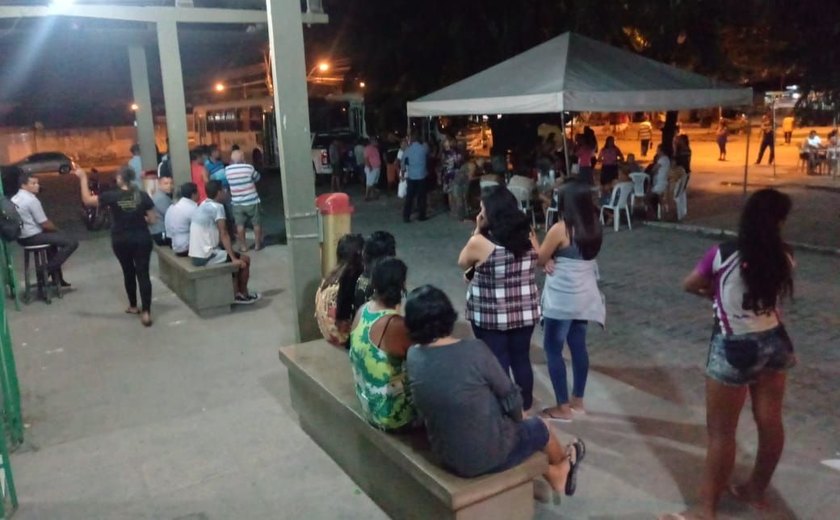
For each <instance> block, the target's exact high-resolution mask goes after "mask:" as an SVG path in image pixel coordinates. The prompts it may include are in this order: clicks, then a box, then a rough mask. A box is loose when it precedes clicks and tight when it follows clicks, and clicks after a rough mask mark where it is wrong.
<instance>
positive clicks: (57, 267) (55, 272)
mask: <svg viewBox="0 0 840 520" xmlns="http://www.w3.org/2000/svg"><path fill="white" fill-rule="evenodd" d="M18 187H19V189H18V192H17V193H16V194H15V196H14V197H12V203H13V204H14V205H15V206H17V210H18V214H19V215H20V219H21V221H22V222H23V226H22V228H21V233H20V238H18V243H19V244H20V245H22V246H24V247H29V246H41V245H49V246H50V249H49V252H48V253H47V257H48V259H49V260H48V263H47V271H48V272H49V273H50V275H51V276H52V278H53V281H55V282H56V283H58V284H60V285H61V287H70V284H69V283H68V282H67V281H66V280H65V279H64V276H63V274H62V273H61V266H62V265H63V264H64V262H66V261H67V259H68V258H70V255H72V254H73V252H74V251H75V250H76V248H77V247H79V242H78V241H77V240H73V239H72V238H70V237H69V236H67V234H66V233H64V232H63V231H61V230H59V229H58V227H57V226H56V225H55V224H53V223H52V221H51V220H50V219H48V218H47V215H46V214H45V213H44V207H43V206H41V201H40V200H38V197H37V195H38V192H39V191H41V185H40V183H39V182H38V178H37V177H35V176H33V175H32V174H31V173H22V174H21V175H20V177H19V179H18Z"/></svg>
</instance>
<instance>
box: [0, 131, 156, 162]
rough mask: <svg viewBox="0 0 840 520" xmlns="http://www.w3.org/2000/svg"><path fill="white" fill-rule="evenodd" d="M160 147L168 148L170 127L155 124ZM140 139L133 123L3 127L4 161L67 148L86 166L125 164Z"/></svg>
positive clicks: (1, 153)
mask: <svg viewBox="0 0 840 520" xmlns="http://www.w3.org/2000/svg"><path fill="white" fill-rule="evenodd" d="M155 140H156V141H157V145H158V148H159V149H162V150H165V149H166V127H165V126H159V125H155ZM136 141H137V132H136V129H135V128H134V127H133V126H117V127H102V128H74V129H57V130H35V129H25V130H21V129H17V128H0V164H8V163H13V162H16V161H19V160H21V159H23V158H24V157H26V156H27V155H30V154H33V153H36V152H54V151H57V152H64V153H66V154H67V155H69V156H70V157H72V158H73V159H75V160H76V162H78V163H79V164H80V165H82V166H96V165H105V164H109V165H111V164H122V163H124V162H126V161H128V159H129V158H130V157H131V153H130V151H129V150H130V148H131V145H132V144H134V143H135V142H136Z"/></svg>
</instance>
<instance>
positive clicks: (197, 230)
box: [189, 181, 260, 305]
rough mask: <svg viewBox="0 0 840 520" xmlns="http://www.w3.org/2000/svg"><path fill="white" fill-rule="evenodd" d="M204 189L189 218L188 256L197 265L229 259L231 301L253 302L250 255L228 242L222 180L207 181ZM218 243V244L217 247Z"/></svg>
mask: <svg viewBox="0 0 840 520" xmlns="http://www.w3.org/2000/svg"><path fill="white" fill-rule="evenodd" d="M205 190H206V192H207V199H205V200H204V202H202V203H201V205H199V206H198V208H197V209H196V210H195V212H194V213H193V215H192V220H191V222H190V247H189V256H190V260H192V263H193V265H194V266H197V267H202V266H206V265H215V264H223V263H226V262H231V263H232V264H233V265H234V266H235V267H237V268H238V270H237V272H236V275H235V277H234V280H233V292H234V303H235V304H240V305H248V304H252V303H256V301H257V300H259V299H260V294H259V293H249V292H248V279H249V278H250V274H251V259H250V258H249V257H248V255H245V254H242V253H236V252H234V251H233V248H232V246H231V243H230V236H229V235H228V231H227V220H226V218H225V207H224V205H223V204H222V201H223V199H224V192H223V191H222V183H221V182H219V181H210V182H208V183H207V185H206V188H205ZM219 243H221V245H222V247H221V248H220V247H219Z"/></svg>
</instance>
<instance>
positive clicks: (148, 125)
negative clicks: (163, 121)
mask: <svg viewBox="0 0 840 520" xmlns="http://www.w3.org/2000/svg"><path fill="white" fill-rule="evenodd" d="M128 63H129V67H130V68H131V91H132V93H133V95H134V102H135V103H136V104H137V110H136V111H135V113H134V119H135V121H137V144H139V145H140V157H141V159H142V163H143V169H144V170H154V169H155V168H157V153H156V151H155V120H154V115H153V113H152V95H151V93H150V91H149V69H148V67H147V66H146V49H145V48H144V47H143V46H142V45H132V46H131V47H129V48H128Z"/></svg>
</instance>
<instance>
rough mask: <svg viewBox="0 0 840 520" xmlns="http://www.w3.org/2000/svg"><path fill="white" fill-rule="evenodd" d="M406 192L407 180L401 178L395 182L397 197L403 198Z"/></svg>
mask: <svg viewBox="0 0 840 520" xmlns="http://www.w3.org/2000/svg"><path fill="white" fill-rule="evenodd" d="M407 194H408V181H407V180H405V179H403V180H401V181H400V183H399V184H397V197H399V198H401V199H404V198H405V196H406V195H407Z"/></svg>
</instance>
